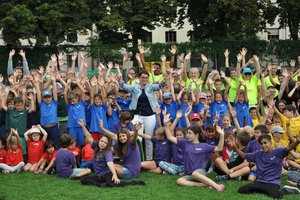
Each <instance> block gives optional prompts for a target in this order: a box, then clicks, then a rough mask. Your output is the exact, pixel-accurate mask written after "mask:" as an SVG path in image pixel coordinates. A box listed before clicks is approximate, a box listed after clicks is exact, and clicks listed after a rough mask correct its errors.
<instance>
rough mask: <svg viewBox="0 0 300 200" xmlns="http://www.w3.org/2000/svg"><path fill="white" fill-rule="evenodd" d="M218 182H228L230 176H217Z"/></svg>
mask: <svg viewBox="0 0 300 200" xmlns="http://www.w3.org/2000/svg"><path fill="white" fill-rule="evenodd" d="M216 180H217V181H219V182H221V181H227V180H228V175H220V176H216Z"/></svg>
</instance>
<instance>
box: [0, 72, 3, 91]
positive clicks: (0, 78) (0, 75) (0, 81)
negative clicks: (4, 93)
mask: <svg viewBox="0 0 300 200" xmlns="http://www.w3.org/2000/svg"><path fill="white" fill-rule="evenodd" d="M2 82H3V76H2V74H0V84H1V83H2ZM0 87H1V88H2V86H0Z"/></svg>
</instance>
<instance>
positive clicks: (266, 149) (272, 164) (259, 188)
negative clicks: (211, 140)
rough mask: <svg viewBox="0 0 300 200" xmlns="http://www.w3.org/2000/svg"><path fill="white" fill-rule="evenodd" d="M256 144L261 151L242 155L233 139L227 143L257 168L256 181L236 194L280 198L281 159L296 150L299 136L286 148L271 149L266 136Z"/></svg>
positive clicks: (269, 140)
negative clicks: (256, 194)
mask: <svg viewBox="0 0 300 200" xmlns="http://www.w3.org/2000/svg"><path fill="white" fill-rule="evenodd" d="M258 142H259V143H260V145H261V147H262V151H256V152H254V153H244V152H242V151H241V150H240V149H239V148H238V147H237V146H236V144H235V141H234V139H232V140H230V141H229V143H230V144H231V145H233V146H234V149H235V151H236V152H237V153H238V154H239V155H240V156H241V157H242V158H245V159H247V160H248V161H249V162H254V163H255V164H256V167H257V170H256V173H257V179H256V181H254V182H252V183H249V184H247V185H244V186H242V187H240V188H239V189H238V192H239V193H242V194H251V193H256V192H258V193H263V194H266V195H268V196H269V197H271V198H276V199H278V198H281V197H282V193H281V191H280V178H281V171H282V159H283V158H284V157H286V156H287V155H288V153H289V152H290V151H291V150H293V149H295V148H296V146H297V145H298V144H299V142H300V136H297V141H296V142H295V143H293V144H292V145H290V146H289V147H288V148H276V149H273V148H272V141H271V136H270V135H267V134H263V135H261V136H259V138H258Z"/></svg>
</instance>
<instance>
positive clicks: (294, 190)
mask: <svg viewBox="0 0 300 200" xmlns="http://www.w3.org/2000/svg"><path fill="white" fill-rule="evenodd" d="M281 191H282V193H283V194H285V195H286V194H300V190H299V189H298V188H296V187H292V186H289V185H285V186H283V187H282V190H281Z"/></svg>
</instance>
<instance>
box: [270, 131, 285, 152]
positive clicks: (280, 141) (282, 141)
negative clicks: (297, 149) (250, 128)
mask: <svg viewBox="0 0 300 200" xmlns="http://www.w3.org/2000/svg"><path fill="white" fill-rule="evenodd" d="M269 134H270V135H271V140H272V148H276V145H280V146H283V147H288V146H289V141H286V140H284V139H283V135H284V134H285V135H286V136H287V134H286V133H283V135H282V138H281V139H280V140H279V141H278V142H275V139H274V137H273V135H272V134H271V133H269Z"/></svg>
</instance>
